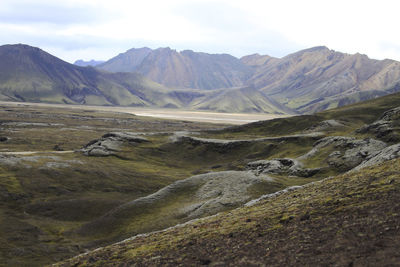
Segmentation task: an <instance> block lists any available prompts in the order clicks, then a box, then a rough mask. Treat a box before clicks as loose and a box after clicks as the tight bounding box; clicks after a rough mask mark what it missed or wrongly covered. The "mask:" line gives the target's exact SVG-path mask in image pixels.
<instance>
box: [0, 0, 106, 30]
mask: <svg viewBox="0 0 400 267" xmlns="http://www.w3.org/2000/svg"><path fill="white" fill-rule="evenodd" d="M110 15H111V14H109V13H107V12H106V10H104V9H103V8H102V7H101V6H95V5H92V4H90V3H85V2H84V1H82V3H80V4H76V3H75V4H74V1H72V2H71V1H70V2H68V1H65V2H64V1H43V0H41V1H40V0H39V1H28V0H22V1H21V0H16V1H9V0H2V3H1V6H0V23H3V24H18V25H23V24H32V23H33V24H52V25H59V26H63V27H65V26H67V25H71V24H83V23H84V24H88V23H96V22H99V21H101V20H104V19H105V18H107V17H108V18H110V17H111V16H110Z"/></svg>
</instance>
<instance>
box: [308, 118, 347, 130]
mask: <svg viewBox="0 0 400 267" xmlns="http://www.w3.org/2000/svg"><path fill="white" fill-rule="evenodd" d="M344 126H345V125H344V124H343V123H341V122H339V121H337V120H325V121H321V122H319V123H318V124H316V125H313V126H311V127H310V128H308V129H307V130H306V131H309V132H315V131H318V132H321V131H329V130H332V129H336V128H338V127H344Z"/></svg>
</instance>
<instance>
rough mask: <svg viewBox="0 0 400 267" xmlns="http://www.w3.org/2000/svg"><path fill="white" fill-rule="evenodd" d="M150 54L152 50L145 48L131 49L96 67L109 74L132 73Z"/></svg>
mask: <svg viewBox="0 0 400 267" xmlns="http://www.w3.org/2000/svg"><path fill="white" fill-rule="evenodd" d="M151 52H152V50H151V49H150V48H147V47H143V48H138V49H136V48H132V49H129V50H128V51H126V52H125V53H121V54H119V55H118V56H116V57H113V58H112V59H110V60H108V61H106V62H103V63H102V64H100V65H99V66H97V67H98V68H99V69H103V70H106V71H109V72H134V71H136V69H137V67H138V66H139V65H140V64H141V63H142V61H143V59H144V58H145V57H146V56H147V55H148V54H149V53H151Z"/></svg>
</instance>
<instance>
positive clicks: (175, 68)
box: [98, 48, 253, 89]
mask: <svg viewBox="0 0 400 267" xmlns="http://www.w3.org/2000/svg"><path fill="white" fill-rule="evenodd" d="M98 68H100V69H103V70H108V71H113V72H117V71H128V72H132V71H135V72H139V73H141V74H143V75H144V76H146V77H147V78H149V79H151V80H153V81H156V82H158V83H161V84H163V85H166V86H168V87H174V88H195V89H218V88H227V87H236V86H242V85H243V84H244V82H245V81H246V80H247V79H248V78H249V77H250V76H251V74H252V71H253V70H252V68H250V67H249V66H247V65H245V64H243V63H242V62H241V61H240V60H239V59H237V58H235V57H233V56H231V55H228V54H207V53H198V52H193V51H191V50H185V51H182V52H177V51H176V50H172V49H170V48H159V49H156V50H150V49H148V48H141V49H131V50H128V51H127V52H126V53H123V54H119V55H118V56H117V57H115V58H112V59H110V60H109V61H107V62H105V63H103V64H101V65H99V66H98Z"/></svg>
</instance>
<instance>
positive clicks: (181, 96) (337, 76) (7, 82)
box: [0, 45, 400, 114]
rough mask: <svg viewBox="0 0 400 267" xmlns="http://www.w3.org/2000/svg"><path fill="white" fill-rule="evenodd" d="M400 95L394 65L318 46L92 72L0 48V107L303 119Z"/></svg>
mask: <svg viewBox="0 0 400 267" xmlns="http://www.w3.org/2000/svg"><path fill="white" fill-rule="evenodd" d="M399 90H400V62H397V61H394V60H389V59H386V60H374V59H370V58H368V57H367V56H366V55H361V54H354V55H350V54H344V53H340V52H336V51H333V50H330V49H328V48H327V47H323V46H319V47H313V48H309V49H305V50H302V51H299V52H296V53H293V54H290V55H288V56H285V57H283V58H274V57H270V56H267V55H259V54H253V55H249V56H245V57H242V58H240V59H238V58H235V57H233V56H230V55H227V54H207V53H200V52H193V51H191V50H184V51H181V52H177V51H176V50H172V49H170V48H159V49H155V50H152V49H150V48H139V49H130V50H128V51H127V52H126V53H122V54H120V55H118V56H117V57H115V58H112V59H110V60H109V61H107V62H104V63H102V64H99V65H97V66H96V68H93V67H80V66H76V65H72V64H69V63H67V62H64V61H62V60H60V59H58V58H56V57H54V56H52V55H50V54H48V53H46V52H44V51H42V50H40V49H38V48H34V47H30V46H27V45H5V46H1V47H0V100H7V101H34V102H41V101H43V102H53V103H71V104H74V103H75V104H77V103H79V104H95V105H124V106H147V107H168V108H184V109H188V110H212V111H220V112H267V113H278V114H282V113H288V114H296V113H300V114H305V113H314V112H317V111H322V110H326V109H331V108H335V107H340V106H343V105H347V104H352V103H356V102H359V101H364V100H368V99H373V98H376V97H380V96H384V95H387V94H389V93H394V92H397V91H399Z"/></svg>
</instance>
